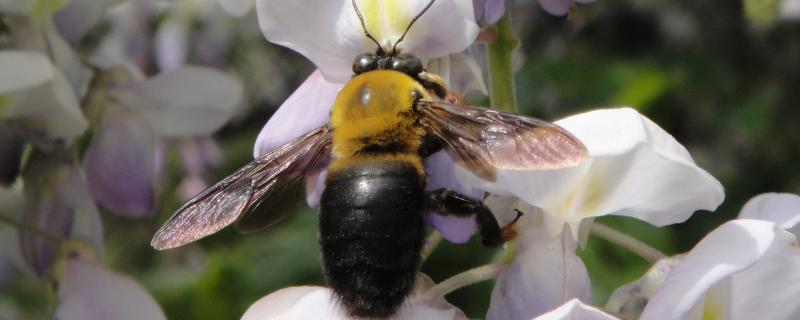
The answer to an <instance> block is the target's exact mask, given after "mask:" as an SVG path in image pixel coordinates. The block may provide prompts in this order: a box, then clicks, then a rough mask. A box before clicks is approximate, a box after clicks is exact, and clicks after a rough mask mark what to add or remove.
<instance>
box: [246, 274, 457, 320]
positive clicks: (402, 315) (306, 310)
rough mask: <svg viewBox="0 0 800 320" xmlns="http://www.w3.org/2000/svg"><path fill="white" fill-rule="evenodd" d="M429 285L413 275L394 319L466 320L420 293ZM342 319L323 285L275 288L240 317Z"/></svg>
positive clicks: (425, 279) (256, 319)
mask: <svg viewBox="0 0 800 320" xmlns="http://www.w3.org/2000/svg"><path fill="white" fill-rule="evenodd" d="M431 287H433V281H431V280H430V278H428V277H427V276H425V275H422V274H420V275H419V276H418V277H417V286H416V289H415V293H413V294H412V296H411V297H410V298H409V299H408V300H407V301H406V302H405V303H404V304H403V305H402V306H401V307H400V309H399V310H398V311H397V314H396V315H395V316H394V317H393V318H392V319H396V320H412V319H430V320H467V319H468V318H467V317H466V316H465V315H464V312H463V311H461V310H460V309H458V308H456V307H454V306H453V305H451V304H449V303H447V301H445V300H444V299H443V298H438V299H428V298H426V297H425V296H424V295H423V293H424V292H426V291H427V290H428V289H430V288H431ZM267 319H283V320H294V319H297V320H303V319H320V320H323V319H324V320H339V319H341V320H346V319H352V318H351V317H348V316H347V312H346V311H345V310H344V309H343V308H342V307H341V306H340V305H339V304H338V303H336V298H335V297H334V296H333V291H331V290H330V289H328V288H323V287H313V286H305V287H290V288H285V289H281V290H278V291H275V292H273V293H271V294H269V295H267V296H265V297H263V298H261V299H259V300H258V301H256V302H255V303H253V304H252V305H251V306H250V307H249V308H248V309H247V311H246V312H245V314H244V315H243V316H242V320H267Z"/></svg>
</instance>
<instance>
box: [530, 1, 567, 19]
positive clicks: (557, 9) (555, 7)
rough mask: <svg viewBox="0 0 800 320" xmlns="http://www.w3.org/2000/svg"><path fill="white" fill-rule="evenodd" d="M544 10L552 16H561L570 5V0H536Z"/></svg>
mask: <svg viewBox="0 0 800 320" xmlns="http://www.w3.org/2000/svg"><path fill="white" fill-rule="evenodd" d="M538 1H539V5H541V6H542V9H544V11H547V13H549V14H552V15H554V16H563V15H565V14H567V12H568V11H569V7H570V6H572V0H538Z"/></svg>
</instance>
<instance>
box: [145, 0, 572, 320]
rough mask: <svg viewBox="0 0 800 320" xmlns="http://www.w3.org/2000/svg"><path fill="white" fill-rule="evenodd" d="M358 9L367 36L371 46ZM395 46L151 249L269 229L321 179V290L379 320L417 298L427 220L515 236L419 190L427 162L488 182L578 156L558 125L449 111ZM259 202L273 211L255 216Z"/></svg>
mask: <svg viewBox="0 0 800 320" xmlns="http://www.w3.org/2000/svg"><path fill="white" fill-rule="evenodd" d="M432 3H433V1H431V2H430V3H429V4H428V6H427V7H426V8H425V9H423V10H422V11H421V12H420V14H419V15H417V16H416V17H415V18H414V19H413V20H412V21H411V23H410V24H409V26H408V28H410V27H411V25H412V24H413V23H414V21H416V19H417V18H419V17H420V15H422V13H424V12H425V10H426V9H427V8H429V7H430V5H431V4H432ZM354 7H355V10H356V13H357V15H358V17H359V19H360V20H361V23H362V27H364V31H365V34H366V35H367V37H369V38H370V39H372V40H373V41H374V42H375V43H376V44H378V42H377V41H376V40H375V39H374V38H373V37H372V36H371V35H370V34H369V32H367V30H366V27H365V26H364V21H363V18H362V16H361V13H360V12H359V11H358V7H357V6H355V3H354ZM408 28H407V29H406V32H408ZM401 40H402V37H401V38H400V39H398V40H397V42H396V43H395V46H394V47H393V48H392V49H391V50H384V49H383V48H382V47H381V46H380V44H378V49H377V51H376V53H365V54H361V55H359V56H358V57H357V58H356V59H355V61H354V64H353V71H354V73H355V76H354V77H353V78H352V79H351V80H350V81H349V82H348V83H347V84H346V85H345V86H344V87H343V88H342V89H341V91H340V92H339V94H338V96H337V98H336V102H335V103H334V105H333V107H332V110H331V118H330V122H329V123H328V124H327V125H325V126H323V127H321V128H318V129H316V130H313V131H311V132H308V133H307V134H305V135H303V136H301V137H299V138H297V139H295V140H294V141H291V142H289V143H287V144H285V145H283V146H281V147H279V148H278V149H276V150H274V151H272V152H269V153H267V154H265V155H263V156H261V157H260V158H258V159H256V160H255V161H253V162H251V163H249V164H247V165H245V166H244V167H242V168H240V169H238V170H237V171H236V172H234V173H233V174H231V175H230V176H228V177H226V178H225V179H223V180H222V181H220V182H219V183H217V184H215V185H214V186H212V187H210V188H208V189H207V190H205V191H203V192H201V193H200V194H199V195H197V196H195V197H194V198H193V199H192V200H190V201H189V202H187V203H186V204H185V205H183V206H182V207H181V208H180V209H178V211H177V212H176V213H175V214H174V215H173V216H172V217H170V218H169V220H168V221H167V222H166V224H164V226H162V227H161V229H159V230H158V232H157V233H156V235H155V237H154V238H153V240H152V245H153V247H155V248H156V249H168V248H173V247H177V246H181V245H183V244H186V243H189V242H192V241H195V240H197V239H200V238H202V237H205V236H207V235H210V234H212V233H214V232H216V231H218V230H220V229H222V228H223V227H225V226H228V225H230V224H232V223H234V222H235V223H236V225H237V227H239V228H240V229H243V230H245V231H252V230H257V229H260V228H263V227H265V226H268V225H271V224H273V223H275V222H276V221H278V220H279V219H280V218H282V217H283V215H284V214H285V213H286V212H284V211H282V210H280V209H277V208H276V207H281V206H280V205H278V204H279V203H281V201H284V200H283V199H281V197H284V196H285V195H286V192H285V190H291V189H292V188H288V187H286V186H287V185H297V184H298V182H300V181H302V180H303V179H304V178H305V177H307V176H312V175H316V174H318V173H320V172H321V171H323V170H325V169H327V172H328V173H327V178H326V180H325V186H326V187H325V190H324V192H323V193H322V197H321V199H320V202H319V213H320V214H319V243H320V247H321V256H322V264H323V269H324V273H325V278H326V281H327V283H328V285H329V286H330V287H331V288H332V289H333V291H334V293H335V295H336V296H337V298H338V300H339V302H340V303H341V304H342V305H343V306H344V308H345V309H346V310H347V311H348V312H349V314H350V315H351V316H354V317H359V318H360V317H366V318H385V317H389V316H391V315H393V314H394V313H395V312H396V311H397V309H398V308H399V306H400V305H401V304H402V303H403V301H404V300H405V298H406V297H407V296H408V295H409V293H410V292H411V291H412V289H413V286H414V282H415V279H416V273H417V271H418V269H419V266H420V263H421V256H420V252H421V249H422V246H423V242H424V238H425V234H426V230H425V224H424V218H423V214H424V212H425V211H426V210H432V211H435V212H438V213H440V214H444V215H455V216H464V217H469V216H473V215H474V217H475V219H476V222H477V225H478V228H479V234H480V237H481V241H482V242H483V243H484V244H485V245H487V246H498V245H500V244H502V243H503V242H505V241H506V240H508V239H509V238H510V237H513V234H514V232H513V223H512V224H509V225H507V226H505V227H500V226H499V225H498V222H497V220H496V219H495V217H494V215H493V214H492V212H491V211H490V210H489V209H488V208H487V207H486V206H485V205H484V204H483V202H482V201H481V199H473V198H470V197H468V196H466V195H463V194H459V193H457V192H455V191H452V190H447V189H439V190H434V191H427V192H426V191H425V169H424V165H423V161H424V159H425V158H426V157H427V156H429V155H430V154H432V153H434V152H437V151H439V150H442V149H443V150H445V151H446V152H447V154H448V155H449V156H450V157H451V158H452V159H453V160H454V161H456V163H458V164H459V165H460V166H462V167H464V168H467V169H469V170H470V171H471V172H472V173H474V174H475V175H476V176H479V177H481V178H483V179H486V180H489V181H492V180H494V179H495V173H496V170H544V169H555V168H563V167H569V166H574V165H577V164H578V163H579V162H581V161H582V160H583V159H584V158H585V157H586V154H587V152H586V148H585V147H584V146H583V144H581V142H580V141H578V140H577V139H576V138H575V137H573V136H572V135H571V134H570V133H568V132H567V131H565V130H564V129H562V128H560V127H558V126H556V125H554V124H551V123H548V122H545V121H541V120H537V119H533V118H528V117H524V116H519V115H513V114H509V113H503V112H498V111H493V110H487V109H483V108H479V107H473V106H467V105H461V104H458V103H454V102H457V101H458V99H455V98H453V97H454V96H453V95H452V94H451V93H449V92H448V90H447V89H446V87H445V85H444V83H443V81H441V79H440V78H439V77H438V76H436V75H433V74H430V73H428V72H426V71H425V70H424V69H423V64H422V62H421V61H420V59H419V58H417V57H416V56H414V55H412V54H409V53H400V52H398V51H397V50H396V47H397V43H399V42H400V41H401ZM273 203H274V204H275V205H273ZM261 204H263V206H264V207H268V209H269V210H268V211H269V212H266V213H265V212H263V210H260V211H258V212H256V211H255V210H254V209H255V208H256V207H258V206H259V205H261Z"/></svg>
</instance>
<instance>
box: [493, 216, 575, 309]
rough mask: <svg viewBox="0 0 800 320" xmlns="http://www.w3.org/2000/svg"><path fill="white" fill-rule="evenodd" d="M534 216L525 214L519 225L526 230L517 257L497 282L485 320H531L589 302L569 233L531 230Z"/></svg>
mask: <svg viewBox="0 0 800 320" xmlns="http://www.w3.org/2000/svg"><path fill="white" fill-rule="evenodd" d="M529 212H530V211H529ZM536 215H537V214H536V213H535V212H534V213H526V216H524V217H523V218H522V219H521V220H520V221H519V223H521V224H523V225H522V226H519V227H520V228H528V230H520V235H519V239H518V240H517V244H518V246H519V249H518V253H517V256H516V258H515V259H514V262H512V264H511V266H509V268H508V269H507V270H506V271H504V272H503V274H501V275H500V276H499V277H498V279H497V282H496V284H495V287H494V290H493V291H492V300H491V303H490V305H489V311H488V313H487V315H486V319H490V320H491V319H497V320H500V319H504V320H505V319H508V320H515V319H520V320H522V319H532V318H534V317H537V316H539V315H542V314H544V313H545V312H547V311H550V310H552V309H554V308H556V307H558V306H560V305H562V304H564V303H565V302H567V301H569V300H571V299H573V298H577V299H580V300H583V301H591V285H590V282H589V274H588V272H587V270H586V266H585V265H584V264H583V261H582V260H581V259H580V258H578V256H577V255H576V254H575V250H576V243H575V241H573V240H572V238H571V237H569V234H568V233H564V234H562V235H559V236H551V235H550V234H548V233H547V232H543V231H538V230H531V229H530V228H531V227H530V225H531V224H532V221H533V219H536V217H535V216H536ZM537 224H538V223H537ZM526 225H527V226H526Z"/></svg>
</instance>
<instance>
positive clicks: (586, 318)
mask: <svg viewBox="0 0 800 320" xmlns="http://www.w3.org/2000/svg"><path fill="white" fill-rule="evenodd" d="M618 319H619V318H617V317H615V316H612V315H610V314H608V313H605V312H603V310H600V309H598V308H595V307H592V306H590V305H586V304H584V303H583V302H581V301H580V300H578V299H572V300H570V301H569V302H567V303H565V304H563V305H561V306H560V307H558V309H555V310H553V311H550V312H548V313H545V314H543V315H541V316H538V317H536V319H534V320H618Z"/></svg>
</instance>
